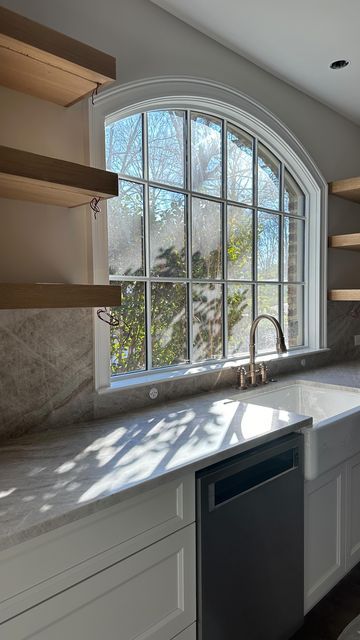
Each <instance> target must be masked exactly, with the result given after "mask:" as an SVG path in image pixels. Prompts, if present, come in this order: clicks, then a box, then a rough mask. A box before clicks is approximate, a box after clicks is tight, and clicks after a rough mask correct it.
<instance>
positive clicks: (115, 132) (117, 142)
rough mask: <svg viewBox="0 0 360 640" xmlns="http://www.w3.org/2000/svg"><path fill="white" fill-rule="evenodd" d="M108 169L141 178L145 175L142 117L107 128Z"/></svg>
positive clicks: (137, 115)
mask: <svg viewBox="0 0 360 640" xmlns="http://www.w3.org/2000/svg"><path fill="white" fill-rule="evenodd" d="M105 147H106V168H107V169H109V170H110V171H115V173H123V174H124V175H126V176H132V177H134V178H141V177H142V175H143V154H142V115H141V114H136V115H134V116H129V117H128V118H121V120H117V121H116V122H113V123H111V124H108V125H106V127H105Z"/></svg>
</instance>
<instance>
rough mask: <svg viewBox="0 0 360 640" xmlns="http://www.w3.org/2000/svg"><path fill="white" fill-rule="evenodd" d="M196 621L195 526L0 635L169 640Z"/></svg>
mask: <svg viewBox="0 0 360 640" xmlns="http://www.w3.org/2000/svg"><path fill="white" fill-rule="evenodd" d="M195 619H196V608H195V525H194V524H193V525H189V526H188V527H185V528H184V529H182V530H180V531H178V532H177V533H174V534H172V535H170V536H169V537H167V538H165V539H164V540H161V541H160V542H157V543H155V544H153V545H151V546H150V547H148V548H147V549H144V550H143V551H140V552H138V553H136V554H134V555H133V556H130V557H129V558H127V559H126V560H122V561H121V562H119V563H117V564H115V565H113V566H111V567H108V568H107V569H104V570H103V571H100V572H99V573H98V574H96V575H94V576H92V577H91V578H88V579H87V580H84V581H83V582H80V583H79V584H77V585H74V586H73V587H71V588H70V589H66V590H65V591H63V592H62V593H59V594H58V595H56V596H54V597H53V598H50V599H49V600H47V601H45V602H42V603H41V604H39V605H37V606H35V607H33V608H32V609H30V610H28V611H26V612H24V613H22V614H20V615H19V616H16V617H15V618H13V619H11V620H9V621H7V622H5V623H4V624H3V625H1V627H0V633H1V637H2V638H6V640H27V639H28V638H31V639H32V640H64V638H76V640H100V639H103V640H112V639H115V638H119V639H120V638H121V640H134V639H135V638H139V640H140V638H141V640H171V638H174V637H175V636H176V635H177V634H179V633H180V632H181V631H182V630H183V629H185V628H187V627H188V626H189V625H190V624H191V623H193V622H194V621H195ZM189 633H190V632H189ZM184 638H185V640H186V638H187V637H186V635H185V636H184ZM189 638H191V633H190V635H189Z"/></svg>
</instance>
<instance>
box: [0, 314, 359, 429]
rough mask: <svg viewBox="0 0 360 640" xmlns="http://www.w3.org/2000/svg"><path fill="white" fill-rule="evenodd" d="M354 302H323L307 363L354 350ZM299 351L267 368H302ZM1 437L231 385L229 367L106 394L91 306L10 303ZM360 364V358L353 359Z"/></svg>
mask: <svg viewBox="0 0 360 640" xmlns="http://www.w3.org/2000/svg"><path fill="white" fill-rule="evenodd" d="M358 333H359V334H360V304H359V303H349V302H329V303H328V345H329V347H330V350H329V351H325V352H322V353H319V354H314V355H307V356H306V365H305V367H306V369H310V368H313V367H318V366H322V365H329V364H331V363H335V362H340V361H346V360H354V359H358V358H359V357H360V347H354V337H353V336H354V335H355V334H358ZM300 360H301V358H300V357H299V358H291V359H286V358H285V359H281V360H278V361H274V362H273V363H272V364H271V371H272V373H273V374H281V373H282V372H283V373H285V372H291V371H297V370H298V371H301V370H303V369H302V366H301V364H300ZM0 362H1V373H0V438H1V439H5V438H7V437H14V436H17V435H21V434H22V433H24V432H26V431H29V430H39V429H49V428H61V427H62V426H64V425H68V424H71V423H79V422H83V421H84V422H85V421H88V420H91V419H93V418H105V417H107V416H111V415H115V414H119V413H122V412H125V411H130V410H133V409H134V408H139V407H141V406H147V405H149V406H150V405H151V406H153V405H154V404H155V403H156V402H166V401H168V400H173V399H177V398H180V397H184V396H186V395H192V394H195V393H202V392H205V391H210V390H213V389H215V388H220V387H227V386H229V385H234V384H235V373H234V371H233V369H231V368H228V369H223V370H221V371H214V372H210V373H204V374H201V375H198V376H191V377H189V378H185V379H177V380H176V381H173V382H171V381H170V382H169V381H167V382H162V383H157V384H156V387H157V389H158V392H159V395H158V398H157V400H156V401H154V400H151V399H150V398H149V386H146V385H143V386H138V387H134V388H132V389H131V390H130V389H129V388H127V389H124V390H123V391H119V392H116V393H111V394H97V393H96V392H95V391H94V375H93V370H94V361H93V315H92V311H91V310H90V309H66V310H58V309H56V310H30V311H29V310H26V311H25V310H24V311H23V310H16V311H2V312H1V314H0ZM359 367H360V362H359Z"/></svg>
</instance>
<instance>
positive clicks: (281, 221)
mask: <svg viewBox="0 0 360 640" xmlns="http://www.w3.org/2000/svg"><path fill="white" fill-rule="evenodd" d="M284 175H285V167H284V165H283V163H281V165H280V209H281V211H282V210H283V208H284ZM283 238H284V216H282V215H281V216H280V219H279V273H278V276H279V280H280V282H283V281H284V247H283ZM284 299H285V298H284V285H283V284H281V285H280V287H279V322H280V324H281V326H282V328H283V329H284Z"/></svg>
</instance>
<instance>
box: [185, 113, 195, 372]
mask: <svg viewBox="0 0 360 640" xmlns="http://www.w3.org/2000/svg"><path fill="white" fill-rule="evenodd" d="M185 187H186V190H187V192H188V195H187V196H186V198H187V249H188V251H187V261H188V263H187V269H188V271H187V276H188V279H189V281H188V285H187V300H188V308H187V325H188V331H187V338H188V356H189V362H190V363H192V362H193V344H194V339H193V295H192V196H191V195H190V188H191V112H190V109H187V111H186V140H185Z"/></svg>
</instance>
